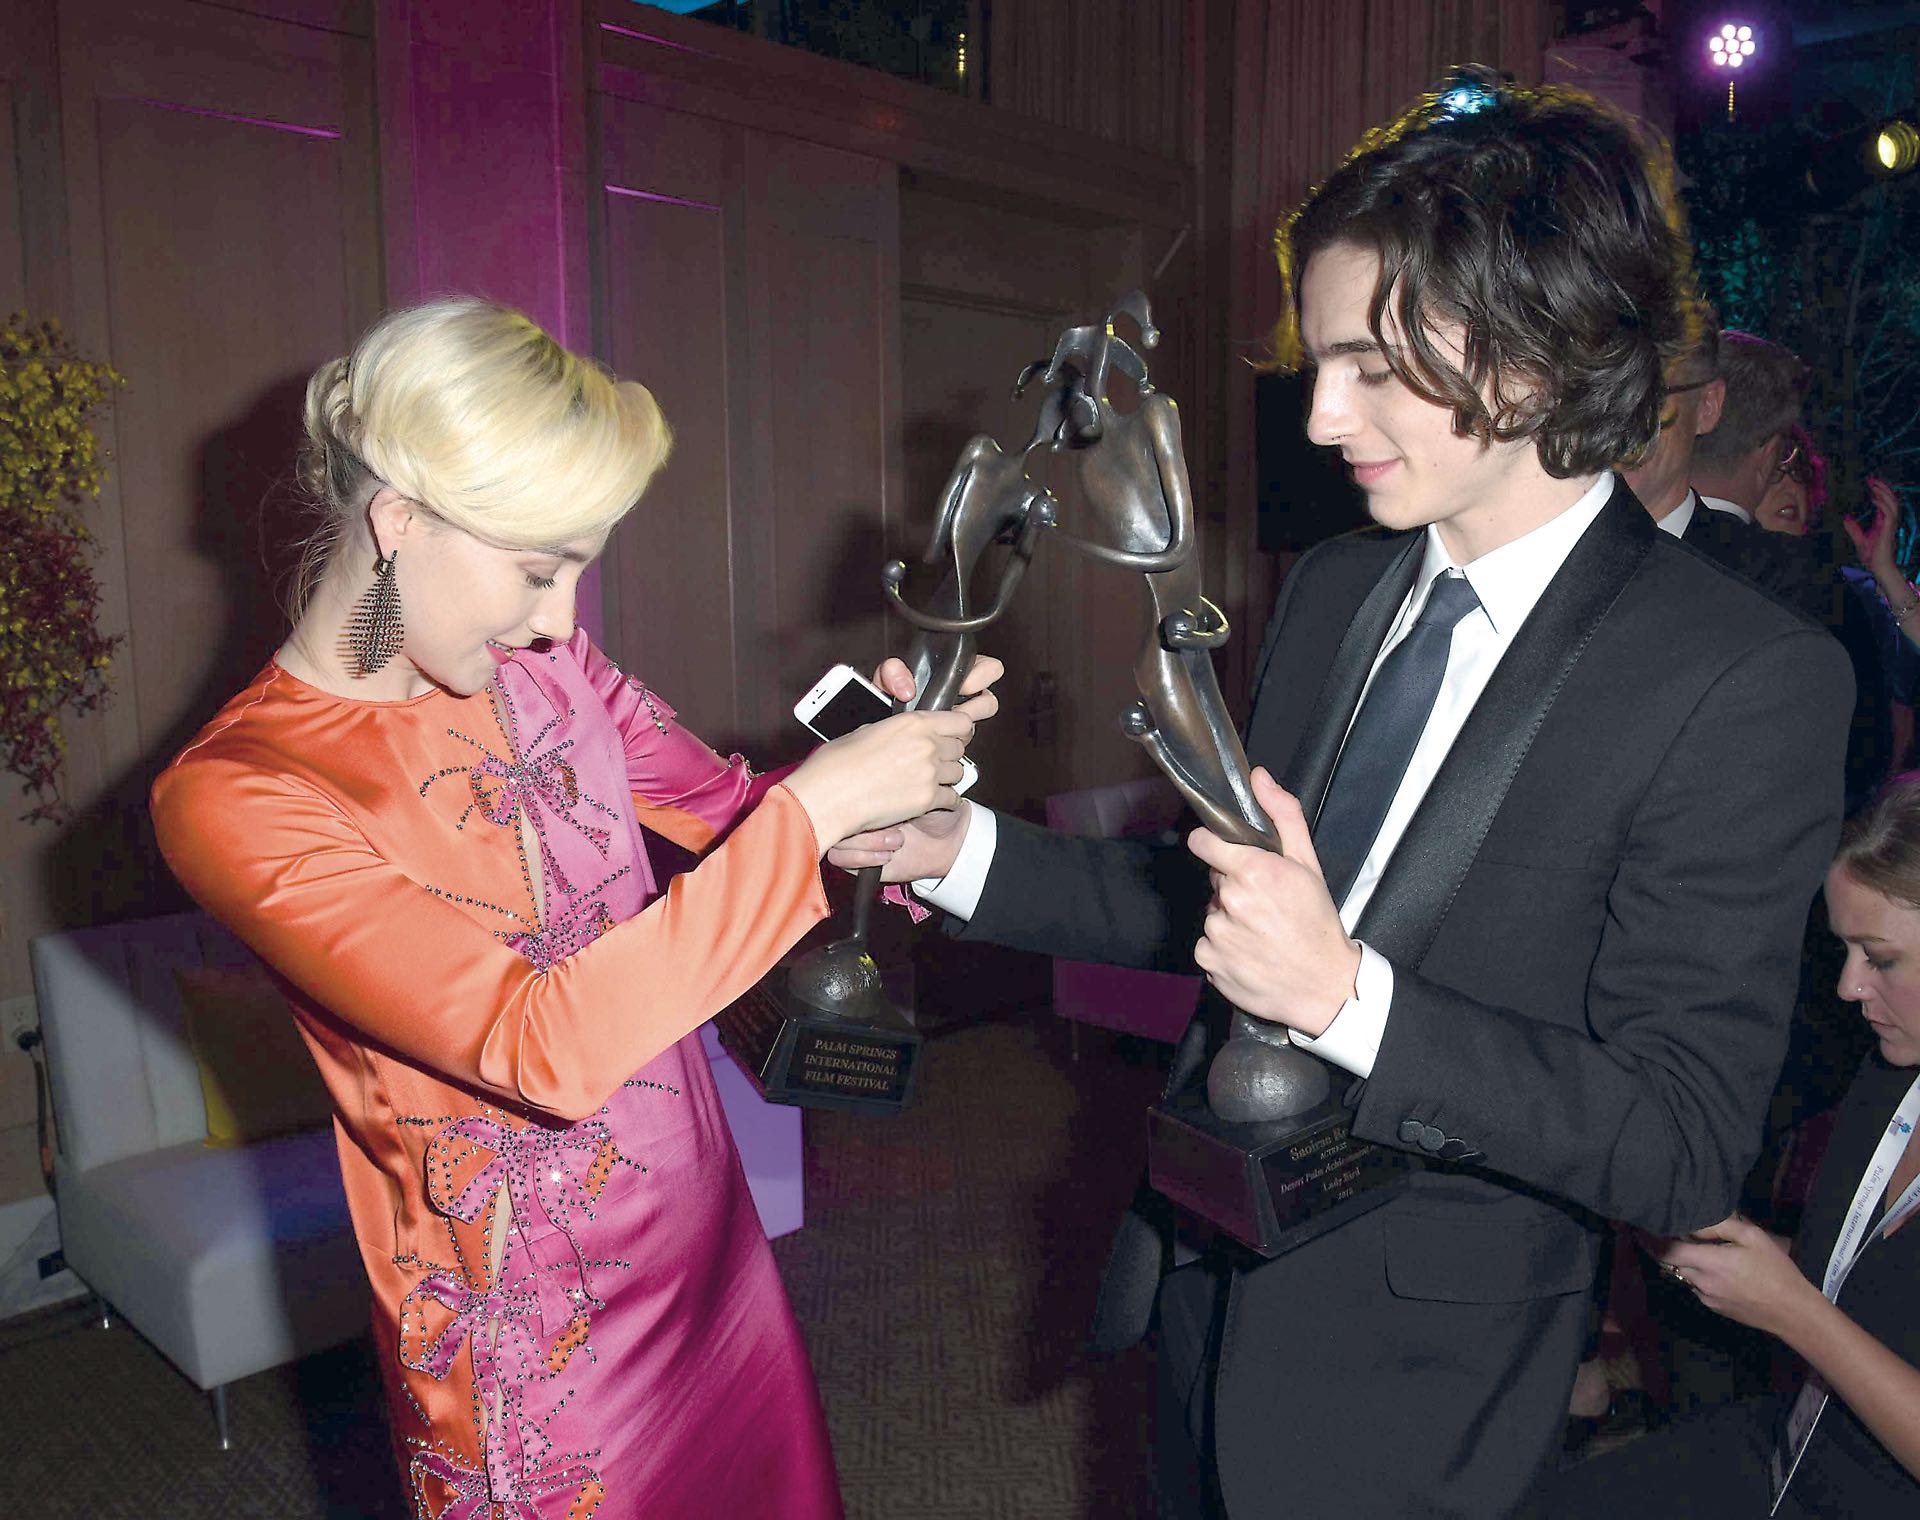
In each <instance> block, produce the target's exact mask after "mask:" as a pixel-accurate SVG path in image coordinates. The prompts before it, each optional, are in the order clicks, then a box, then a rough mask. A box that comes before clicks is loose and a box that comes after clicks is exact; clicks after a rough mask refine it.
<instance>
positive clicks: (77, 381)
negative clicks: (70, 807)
mask: <svg viewBox="0 0 1920 1520" xmlns="http://www.w3.org/2000/svg"><path fill="white" fill-rule="evenodd" d="M125 383H126V382H125V381H124V380H122V379H121V377H120V376H119V375H118V374H116V373H115V372H114V371H113V370H112V369H110V368H109V367H108V366H106V365H104V364H95V363H92V362H90V361H88V360H85V359H82V358H80V357H78V356H77V355H76V354H75V353H74V351H73V349H72V347H71V345H70V344H69V343H68V342H67V340H66V339H65V337H64V336H63V335H62V334H61V331H60V328H59V324H57V323H55V322H38V323H30V322H29V321H28V320H27V319H26V318H25V317H24V316H22V315H19V314H15V315H14V316H11V317H9V318H8V319H7V321H6V325H5V326H4V327H0V764H4V765H5V767H6V768H7V769H8V770H10V771H12V772H14V773H15V774H16V775H18V776H19V777H21V779H22V780H24V781H25V782H26V786H27V791H28V793H29V794H30V795H31V796H33V797H35V798H37V799H38V801H37V803H36V805H35V806H34V808H33V809H32V811H30V812H29V813H28V814H27V817H28V818H29V819H53V818H57V817H59V816H60V815H61V813H62V811H63V809H62V805H61V801H60V794H59V785H58V783H59V771H60V757H61V756H62V754H64V753H65V750H66V742H65V738H64V736H63V735H62V733H61V729H60V715H61V713H62V712H63V711H66V712H76V713H78V712H86V711H88V710H89V709H90V708H93V707H97V706H98V705H99V704H100V703H101V702H102V701H104V700H105V699H106V695H107V690H108V687H107V667H108V664H109V663H110V661H111V659H112V655H113V650H114V646H115V645H116V644H117V643H118V642H119V640H118V639H117V638H107V637H105V636H103V635H102V634H101V632H100V630H99V628H98V627H97V625H96V621H95V620H96V615H97V613H98V609H99V605H100V589H99V586H98V584H97V583H96V582H95V580H94V576H93V567H92V564H91V562H90V561H91V555H90V548H89V541H90V538H91V535H90V534H89V533H88V532H87V528H86V524H85V523H84V522H82V521H81V519H80V515H79V512H78V510H77V508H78V506H79V505H80V503H82V502H83V501H85V500H87V499H89V498H91V497H96V496H98V495H99V494H100V487H101V484H102V483H103V482H104V480H105V479H106V471H105V464H104V460H103V458H102V455H101V451H100V446H99V440H98V439H97V438H96V437H95V436H94V432H93V427H92V425H91V418H92V417H93V415H94V413H95V412H97V411H98V410H99V409H100V407H102V406H103V405H105V404H106V402H107V400H108V399H109V398H110V396H111V394H112V392H113V389H114V387H116V386H120V385H124V384H125Z"/></svg>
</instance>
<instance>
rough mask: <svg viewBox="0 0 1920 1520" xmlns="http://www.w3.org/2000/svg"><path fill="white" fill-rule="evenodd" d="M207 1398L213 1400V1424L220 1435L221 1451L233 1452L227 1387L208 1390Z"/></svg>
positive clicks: (223, 1385) (222, 1385)
mask: <svg viewBox="0 0 1920 1520" xmlns="http://www.w3.org/2000/svg"><path fill="white" fill-rule="evenodd" d="M207 1397H208V1398H210V1399H212V1400H213V1423H214V1427H215V1429H217V1430H218V1431H219V1433H220V1449H221V1450H222V1451H232V1450H233V1438H232V1437H231V1436H230V1435H229V1434H228V1433H227V1385H226V1384H225V1383H222V1384H221V1385H220V1386H219V1387H218V1388H210V1389H208V1390H207Z"/></svg>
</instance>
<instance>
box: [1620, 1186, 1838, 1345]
mask: <svg viewBox="0 0 1920 1520" xmlns="http://www.w3.org/2000/svg"><path fill="white" fill-rule="evenodd" d="M1643 1243H1644V1244H1645V1245H1646V1246H1647V1248H1648V1249H1649V1250H1650V1251H1651V1252H1652V1253H1653V1256H1654V1258H1655V1259H1656V1260H1657V1261H1659V1263H1660V1264H1661V1266H1662V1267H1664V1268H1665V1269H1666V1270H1667V1272H1668V1273H1669V1275H1671V1274H1673V1273H1675V1272H1676V1271H1677V1272H1678V1274H1679V1277H1680V1280H1681V1281H1683V1282H1684V1283H1685V1284H1686V1286H1687V1287H1689V1288H1691V1289H1693V1291H1694V1294H1695V1296H1696V1297H1698V1298H1699V1300H1700V1302H1701V1303H1703V1304H1705V1305H1706V1306H1707V1307H1708V1308H1709V1309H1711V1310H1713V1312H1714V1313H1715V1314H1724V1315H1725V1316H1726V1317H1727V1318H1728V1319H1733V1320H1738V1321H1739V1322H1740V1323H1741V1324H1743V1325H1751V1326H1753V1328H1754V1329H1756V1330H1764V1331H1765V1332H1766V1333H1767V1334H1769V1335H1776V1336H1779V1337H1780V1338H1781V1339H1782V1340H1788V1339H1790V1338H1791V1332H1792V1331H1793V1330H1794V1328H1795V1326H1796V1323H1797V1322H1798V1321H1799V1320H1800V1319H1801V1318H1803V1317H1804V1316H1805V1315H1806V1314H1807V1313H1808V1311H1809V1310H1816V1311H1817V1309H1819V1308H1824V1307H1826V1302H1827V1300H1826V1297H1825V1296H1824V1295H1823V1294H1822V1293H1821V1292H1820V1290H1819V1289H1818V1288H1816V1287H1814V1285H1813V1284H1812V1283H1810V1282H1808V1281H1807V1279H1806V1278H1805V1277H1804V1276H1802V1275H1801V1272H1800V1269H1799V1268H1798V1267H1796V1266H1795V1265H1794V1264H1793V1258H1792V1257H1790V1256H1789V1255H1787V1250H1786V1246H1785V1245H1784V1244H1783V1243H1782V1242H1781V1241H1780V1240H1779V1238H1778V1237H1776V1236H1773V1235H1769V1234H1768V1233H1767V1232H1766V1231H1765V1230H1763V1229H1761V1228H1760V1226H1759V1225H1757V1224H1755V1223H1754V1222H1753V1221H1752V1220H1751V1219H1744V1218H1742V1217H1741V1216H1740V1215H1738V1214H1735V1215H1733V1216H1732V1217H1731V1218H1729V1219H1724V1220H1722V1221H1721V1222H1720V1223H1719V1224H1716V1225H1709V1226H1708V1227H1707V1228H1706V1229H1704V1230H1696V1231H1695V1232H1694V1233H1693V1234H1691V1235H1683V1236H1679V1237H1677V1238H1675V1239H1670V1240H1644V1241H1643Z"/></svg>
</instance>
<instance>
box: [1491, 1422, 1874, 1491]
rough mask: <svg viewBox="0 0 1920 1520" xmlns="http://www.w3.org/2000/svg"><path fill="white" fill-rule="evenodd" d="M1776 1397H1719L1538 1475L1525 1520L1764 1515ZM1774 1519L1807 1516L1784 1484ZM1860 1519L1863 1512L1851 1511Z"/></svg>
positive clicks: (1768, 1489) (1790, 1489) (1774, 1423)
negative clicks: (1612, 1447) (1723, 1400)
mask: <svg viewBox="0 0 1920 1520" xmlns="http://www.w3.org/2000/svg"><path fill="white" fill-rule="evenodd" d="M1779 1412H1780V1404H1779V1401H1778V1400H1777V1399H1775V1398H1771V1397H1769V1398H1763V1399H1745V1400H1742V1401H1740V1402H1739V1403H1734V1404H1723V1405H1721V1406H1720V1407H1719V1408H1718V1409H1715V1410H1712V1411H1711V1412H1709V1413H1706V1414H1702V1415H1696V1416H1695V1417H1694V1418H1692V1419H1687V1420H1680V1421H1678V1422H1676V1423H1675V1424H1672V1425H1669V1426H1667V1427H1666V1429H1664V1430H1661V1431H1658V1432H1656V1433H1655V1434H1653V1435H1650V1436H1642V1437H1641V1438H1640V1439H1639V1440H1637V1441H1630V1442H1628V1443H1627V1444H1626V1445H1625V1446H1622V1447H1620V1448H1619V1449H1618V1450H1616V1451H1610V1452H1608V1453H1607V1454H1606V1455H1605V1456H1600V1457H1595V1458H1594V1459H1593V1460H1592V1461H1590V1462H1582V1463H1580V1464H1579V1465H1578V1466H1575V1467H1570V1468H1567V1469H1566V1470H1565V1471H1564V1472H1559V1473H1555V1474H1553V1475H1552V1476H1551V1477H1548V1478H1544V1479H1542V1480H1541V1482H1540V1485H1539V1487H1537V1488H1536V1489H1535V1490H1534V1493H1533V1499H1532V1503H1531V1505H1530V1507H1529V1508H1528V1509H1527V1510H1526V1512H1525V1520H1620V1517H1622V1516H1638V1517H1646V1520H1651V1517H1654V1516H1659V1517H1661V1520H1766V1514H1767V1501H1768V1499H1769V1498H1770V1497H1771V1490H1770V1488H1769V1485H1768V1479H1767V1458H1768V1456H1769V1454H1770V1453H1771V1452H1772V1450H1773V1435H1774V1430H1775V1425H1776V1421H1777V1419H1778V1417H1779ZM1778 1520H1810V1512H1809V1511H1807V1510H1806V1509H1804V1508H1803V1507H1802V1506H1801V1505H1800V1504H1799V1502H1798V1499H1797V1495H1796V1493H1795V1491H1794V1490H1793V1489H1792V1488H1789V1489H1788V1490H1787V1494H1786V1498H1785V1499H1784V1500H1783V1501H1782V1502H1781V1505H1780V1513H1779V1517H1778ZM1858 1520H1867V1517H1865V1516H1861V1517H1858Z"/></svg>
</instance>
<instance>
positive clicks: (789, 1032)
mask: <svg viewBox="0 0 1920 1520" xmlns="http://www.w3.org/2000/svg"><path fill="white" fill-rule="evenodd" d="M792 965H793V962H792V961H791V960H788V961H782V962H781V963H780V965H779V966H777V967H775V968H774V972H773V974H772V975H771V976H767V977H764V978H762V979H761V980H760V981H759V982H757V983H755V984H754V985H753V986H752V987H750V988H748V989H747V991H746V993H745V995H744V996H742V997H740V998H738V999H736V1000H735V1001H734V1002H733V1003H732V1004H730V1005H729V1006H728V1007H726V1008H724V1009H722V1010H721V1011H720V1013H719V1014H718V1015H717V1016H716V1017H715V1019H714V1026H715V1028H717V1029H718V1030H719V1033H720V1043H721V1045H722V1046H723V1047H725V1049H726V1050H727V1051H728V1052H729V1053H730V1054H731V1055H732V1056H733V1058H734V1060H735V1061H737V1062H738V1063H739V1065H740V1068H741V1070H742V1071H744V1072H746V1074H747V1077H748V1080H750V1081H751V1082H752V1083H753V1085H754V1086H755V1087H756V1088H757V1089H759V1092H760V1095H761V1096H762V1097H763V1098H765V1099H766V1100H767V1101H768V1102H769V1103H791V1104H797V1105H799V1106H801V1107H804V1108H840V1109H848V1110H851V1111H853V1112H856V1113H880V1114H891V1113H897V1112H898V1111H899V1110H900V1109H902V1108H904V1107H906V1105H907V1103H908V1102H909V1101H911V1099H912V1097H913V1079H914V1074H915V1073H916V1072H917V1071H918V1070H919V1066H920V1031H919V1030H917V1029H915V1028H914V1027H913V1023H912V1021H911V1020H909V1019H908V1017H907V1016H906V1014H904V1013H902V1012H901V1011H900V1009H899V1008H898V1007H897V1006H895V1004H894V1003H893V1002H892V1001H891V1000H889V999H887V998H885V997H884V996H882V997H880V998H877V999H875V1000H873V1001H870V1002H866V1003H863V1004H862V1006H861V1008H860V1011H859V1016H858V1018H846V1017H842V1016H839V1015H836V1014H833V1013H828V1012H826V1011H824V1010H822V1009H819V1008H815V1007H813V1006H811V1005H809V1004H808V1003H806V1002H804V1001H802V1000H801V999H800V998H799V997H797V996H796V995H795V994H794V993H793V991H792V989H791V987H790V985H789V982H788V973H789V972H790V970H791V969H792Z"/></svg>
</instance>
